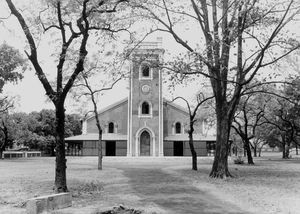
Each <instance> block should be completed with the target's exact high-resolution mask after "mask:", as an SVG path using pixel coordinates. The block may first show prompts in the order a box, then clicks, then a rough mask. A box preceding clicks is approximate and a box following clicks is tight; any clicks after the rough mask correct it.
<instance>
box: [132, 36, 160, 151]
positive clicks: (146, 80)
mask: <svg viewBox="0 0 300 214" xmlns="http://www.w3.org/2000/svg"><path fill="white" fill-rule="evenodd" d="M161 42H162V40H161V38H157V41H156V42H144V43H141V45H140V46H139V47H138V48H136V49H135V50H133V52H132V54H131V58H130V79H129V99H128V137H127V156H163V99H162V78H161V76H162V74H161V69H160V68H159V64H160V62H161V61H162V56H163V53H164V50H163V49H162V48H161Z"/></svg>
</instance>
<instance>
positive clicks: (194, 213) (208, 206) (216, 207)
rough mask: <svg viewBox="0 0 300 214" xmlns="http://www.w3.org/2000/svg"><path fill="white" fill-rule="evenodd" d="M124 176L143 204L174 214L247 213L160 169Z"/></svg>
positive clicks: (130, 171) (128, 172)
mask: <svg viewBox="0 0 300 214" xmlns="http://www.w3.org/2000/svg"><path fill="white" fill-rule="evenodd" d="M124 175H125V176H126V177H128V178H129V179H130V181H129V183H130V185H131V187H132V189H133V190H134V191H135V194H136V195H138V196H139V197H140V198H141V201H143V202H144V203H155V204H156V205H158V206H159V207H161V208H162V209H163V210H166V211H167V212H168V213H172V214H175V213H177V214H184V213H188V214H213V213H215V214H238V213H240V214H242V213H243V214H246V213H247V212H246V211H243V210H240V209H239V208H237V207H235V206H234V205H231V204H228V203H224V202H222V201H220V200H217V199H215V198H214V197H213V196H211V195H210V194H209V193H207V192H205V191H201V190H199V189H197V188H195V187H193V186H192V185H189V184H188V183H186V182H185V181H184V180H182V179H180V178H178V177H175V176H173V175H171V174H168V173H167V172H164V171H163V170H161V169H142V168H131V169H126V170H124Z"/></svg>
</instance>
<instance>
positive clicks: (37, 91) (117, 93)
mask: <svg viewBox="0 0 300 214" xmlns="http://www.w3.org/2000/svg"><path fill="white" fill-rule="evenodd" d="M15 2H16V1H15ZM29 2H30V1H29ZM8 15H9V13H8V9H7V6H6V3H5V1H1V2H0V17H6V16H8ZM294 29H298V30H296V31H297V32H298V33H299V35H300V32H299V31H300V30H299V29H300V27H299V28H294ZM182 30H183V31H184V30H185V29H182ZM0 32H1V33H0V43H2V42H3V41H6V42H7V43H8V44H9V45H11V46H14V47H16V48H18V49H20V51H21V52H23V50H24V46H25V44H26V42H25V39H24V35H23V33H22V32H21V31H20V26H19V24H18V23H17V21H16V20H15V19H14V17H11V18H9V19H8V20H5V24H3V23H1V22H0ZM157 36H158V35H154V36H153V37H152V38H156V37H157ZM159 36H160V35H159ZM188 37H191V38H193V39H196V40H199V36H198V34H197V33H194V34H189V35H188ZM40 45H41V49H42V50H43V51H40V52H39V54H40V55H41V56H42V57H43V58H44V59H47V56H48V55H49V54H50V52H51V50H50V49H51V46H50V45H49V44H40ZM163 48H165V49H168V50H169V51H172V53H174V52H176V51H179V50H180V48H179V45H178V44H177V43H176V42H175V41H174V39H173V38H170V36H163ZM43 55H44V56H43ZM43 63H44V64H45V66H46V68H47V67H48V68H51V67H52V66H53V64H52V65H51V64H50V63H48V62H45V61H44V62H43ZM47 63H48V64H47ZM54 66H55V65H54ZM4 93H5V94H9V95H14V96H18V98H17V101H18V102H17V103H18V104H17V105H16V111H24V112H31V111H40V110H41V109H43V108H52V109H53V104H52V103H50V102H49V101H48V102H47V101H46V100H47V98H46V95H45V90H44V89H43V87H42V84H41V83H40V82H39V80H38V78H37V77H36V76H35V74H34V70H27V71H26V72H25V73H24V79H23V80H22V81H20V82H19V83H18V84H7V85H6V86H5V87H4ZM175 94H178V95H181V96H182V95H190V94H191V89H190V88H182V87H181V88H180V89H178V90H176V92H175ZM127 95H128V84H127V81H125V80H124V81H121V82H119V83H118V84H117V85H116V86H115V87H114V89H112V90H111V91H108V92H107V93H106V94H105V95H104V96H103V97H102V99H101V101H102V102H101V103H100V108H103V107H105V106H107V105H109V104H112V103H114V102H115V101H118V100H120V99H122V98H124V97H126V96H127ZM83 105H85V104H82V103H77V104H74V103H70V102H67V103H66V110H67V112H75V111H76V110H77V109H79V108H80V106H83Z"/></svg>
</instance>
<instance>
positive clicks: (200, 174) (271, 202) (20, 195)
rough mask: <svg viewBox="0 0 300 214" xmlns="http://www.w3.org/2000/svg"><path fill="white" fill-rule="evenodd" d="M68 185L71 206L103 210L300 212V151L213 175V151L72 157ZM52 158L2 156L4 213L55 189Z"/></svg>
mask: <svg viewBox="0 0 300 214" xmlns="http://www.w3.org/2000/svg"><path fill="white" fill-rule="evenodd" d="M67 160H68V161H67V165H68V169H67V179H68V188H69V190H70V192H71V193H72V196H73V206H72V207H71V208H67V209H62V210H59V211H56V212H54V213H56V214H67V213H70V214H71V213H78V214H79V213H82V214H88V213H101V212H103V211H107V210H110V209H112V208H113V207H114V206H119V205H122V206H124V207H126V208H134V209H136V210H141V211H143V212H142V213H146V214H147V213H149V214H151V213H156V214H169V213H170V214H175V213H178V214H182V213H190V214H193V213H197V214H198V213H207V214H212V213H222V214H237V213H243V214H244V213H249V214H250V213H261V214H273V213H283V214H297V213H300V191H299V185H300V179H299V177H300V158H297V157H296V156H294V157H293V159H290V160H282V159H281V158H280V154H279V153H278V154H272V155H267V156H266V155H264V157H262V158H256V159H254V160H255V163H256V164H255V165H254V166H248V165H235V164H233V159H230V161H229V162H230V170H231V172H232V174H234V175H235V178H233V179H224V180H218V179H211V178H209V177H208V174H209V171H210V169H211V164H212V161H213V158H212V157H205V158H199V160H198V163H199V167H198V168H199V170H198V171H197V172H195V171H192V170H191V158H190V157H180V158H175V157H169V158H138V159H137V158H125V157H109V158H108V157H105V158H104V160H103V168H104V169H103V170H102V171H98V170H97V158H96V157H68V158H67ZM54 163H55V159H54V158H45V157H43V158H30V159H14V160H0V193H1V194H0V213H1V214H2V213H3V214H4V213H5V214H7V213H13V214H18V213H25V203H26V199H28V198H31V197H35V196H41V195H46V194H51V193H52V188H53V180H54Z"/></svg>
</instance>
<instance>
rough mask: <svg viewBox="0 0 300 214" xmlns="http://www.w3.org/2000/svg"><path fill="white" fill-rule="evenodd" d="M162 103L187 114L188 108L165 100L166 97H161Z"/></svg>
mask: <svg viewBox="0 0 300 214" xmlns="http://www.w3.org/2000/svg"><path fill="white" fill-rule="evenodd" d="M163 103H164V104H167V105H170V106H172V107H173V108H175V109H177V110H180V111H182V112H183V113H185V114H189V112H188V110H187V109H186V108H184V107H182V106H180V105H178V104H176V103H174V102H172V101H170V100H167V99H166V98H163Z"/></svg>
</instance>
